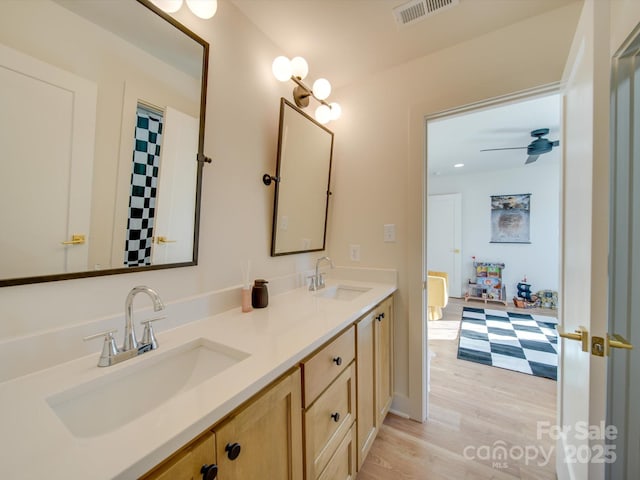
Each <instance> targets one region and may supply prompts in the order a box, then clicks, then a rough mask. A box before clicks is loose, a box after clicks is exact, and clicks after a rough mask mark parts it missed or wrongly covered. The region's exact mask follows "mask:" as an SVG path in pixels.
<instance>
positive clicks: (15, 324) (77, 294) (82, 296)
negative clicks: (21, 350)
mask: <svg viewBox="0 0 640 480" xmlns="http://www.w3.org/2000/svg"><path fill="white" fill-rule="evenodd" d="M175 17H176V18H177V19H178V20H180V21H181V22H182V23H184V24H185V25H186V26H187V27H188V28H190V29H192V30H193V31H195V32H196V33H197V34H198V35H200V36H201V37H203V38H204V39H205V40H207V41H208V42H209V43H210V54H211V56H210V62H209V79H208V83H209V85H208V88H209V94H208V100H207V117H206V131H205V148H204V150H205V154H206V155H208V156H210V157H212V158H213V164H211V165H207V166H205V169H204V178H203V195H202V212H201V213H202V220H201V228H200V257H199V265H198V266H196V267H187V268H178V269H170V270H161V271H155V272H145V273H136V274H126V275H117V276H107V277H98V278H89V279H79V280H67V281H62V282H52V283H45V284H34V285H24V286H15V287H5V288H1V289H0V342H1V341H2V340H3V339H10V338H13V337H16V336H21V335H28V334H31V333H36V332H42V331H46V330H50V329H55V328H59V327H63V326H68V325H75V324H78V323H84V322H86V321H89V320H92V319H97V318H101V317H104V316H108V315H114V314H121V313H122V312H123V311H124V299H125V297H126V295H127V292H128V291H129V290H130V289H131V288H132V287H133V286H135V285H138V284H147V285H149V286H151V287H153V288H155V289H157V290H158V292H159V293H160V294H161V296H162V297H163V300H164V301H165V302H166V303H169V302H172V301H174V300H178V299H184V298H186V297H190V296H192V295H196V294H198V293H202V292H208V291H211V290H218V289H224V288H227V287H230V286H234V285H240V284H241V283H242V275H241V265H242V264H243V263H246V260H247V259H251V260H252V264H253V274H252V277H253V278H261V277H266V278H274V277H279V276H284V275H288V274H292V273H294V272H296V270H300V269H306V268H309V266H310V265H311V263H312V260H313V259H312V257H311V255H295V256H286V257H279V258H271V257H270V255H269V252H270V242H271V221H272V210H273V186H272V187H270V188H267V187H265V186H264V185H263V184H262V175H263V174H264V173H265V172H269V173H275V162H276V146H277V139H278V116H279V108H280V97H281V96H287V97H288V96H289V95H290V94H291V90H292V87H291V86H290V85H288V84H283V83H280V82H278V81H276V80H275V79H274V78H273V75H272V73H271V62H272V60H273V58H274V57H275V56H277V55H281V54H287V53H288V52H282V51H281V50H279V49H278V48H276V47H275V46H274V45H273V44H272V43H271V42H270V41H269V40H268V39H267V38H266V37H265V36H264V35H263V34H262V33H261V32H259V31H258V30H257V29H256V28H255V26H254V25H253V24H252V23H250V22H249V21H248V20H247V19H246V17H244V16H243V15H242V14H241V13H240V12H239V11H238V10H237V9H236V8H235V7H234V6H233V5H232V4H231V3H230V2H219V8H218V12H217V14H216V16H215V17H213V18H212V19H211V20H207V21H205V20H200V19H198V18H196V17H195V16H194V15H192V14H191V13H190V12H189V11H188V9H187V8H182V9H181V10H180V11H179V12H178V13H177V14H176V15H175ZM138 302H140V305H138ZM145 302H146V299H145V300H137V301H136V308H137V307H138V306H144V305H145ZM239 302H240V299H239V298H238V304H239ZM78 341H79V342H81V339H78Z"/></svg>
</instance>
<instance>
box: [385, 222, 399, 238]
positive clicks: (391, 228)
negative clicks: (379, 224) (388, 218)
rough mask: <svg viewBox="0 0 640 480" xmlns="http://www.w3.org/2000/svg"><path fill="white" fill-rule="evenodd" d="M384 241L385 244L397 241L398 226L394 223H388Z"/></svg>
mask: <svg viewBox="0 0 640 480" xmlns="http://www.w3.org/2000/svg"><path fill="white" fill-rule="evenodd" d="M384 241H385V242H395V241H396V225H395V224H394V223H388V224H386V225H385V226H384Z"/></svg>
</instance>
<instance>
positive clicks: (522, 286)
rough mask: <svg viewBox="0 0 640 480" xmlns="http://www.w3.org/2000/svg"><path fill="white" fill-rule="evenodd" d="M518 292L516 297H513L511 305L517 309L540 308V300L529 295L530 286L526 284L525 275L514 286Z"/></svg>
mask: <svg viewBox="0 0 640 480" xmlns="http://www.w3.org/2000/svg"><path fill="white" fill-rule="evenodd" d="M516 288H517V290H518V293H517V296H516V297H513V304H514V305H515V306H516V307H518V308H536V307H539V306H540V298H539V297H538V295H534V294H532V293H531V284H530V283H527V276H526V275H525V276H524V278H523V279H522V281H520V282H518V285H516Z"/></svg>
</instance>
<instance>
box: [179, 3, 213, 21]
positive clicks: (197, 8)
mask: <svg viewBox="0 0 640 480" xmlns="http://www.w3.org/2000/svg"><path fill="white" fill-rule="evenodd" d="M186 2H187V7H189V10H191V11H192V12H193V14H194V15H196V16H197V17H200V18H202V19H203V20H207V19H209V18H211V17H213V16H214V15H215V14H216V11H217V10H218V0H186Z"/></svg>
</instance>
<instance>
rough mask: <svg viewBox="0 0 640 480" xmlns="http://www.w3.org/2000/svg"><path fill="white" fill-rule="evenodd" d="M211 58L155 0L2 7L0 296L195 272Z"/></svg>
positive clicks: (11, 1)
mask: <svg viewBox="0 0 640 480" xmlns="http://www.w3.org/2000/svg"><path fill="white" fill-rule="evenodd" d="M208 57H209V45H208V43H207V42H206V41H204V40H203V39H202V38H200V37H198V36H197V35H196V34H195V33H193V32H191V31H190V30H188V29H187V28H186V27H184V26H183V25H182V24H180V23H178V22H177V21H176V20H174V19H173V18H171V17H169V16H168V15H166V14H165V13H163V12H162V11H160V10H159V9H157V8H156V7H155V6H154V5H152V4H151V3H149V2H148V1H146V0H121V1H118V2H105V1H100V0H83V1H77V0H30V1H28V2H25V1H21V0H6V1H3V2H1V3H0V155H1V160H0V224H1V225H2V230H1V231H0V251H1V252H2V253H0V286H8V285H21V284H27V283H39V282H47V281H53V280H64V279H71V278H82V277H90V276H99V275H111V274H119V273H129V272H137V271H141V270H148V269H161V268H172V267H182V266H189V265H195V264H196V263H197V258H198V226H199V210H200V189H201V183H202V166H203V162H204V160H205V159H206V157H204V155H203V143H204V119H205V102H206V80H207V64H208ZM207 160H208V159H207Z"/></svg>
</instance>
